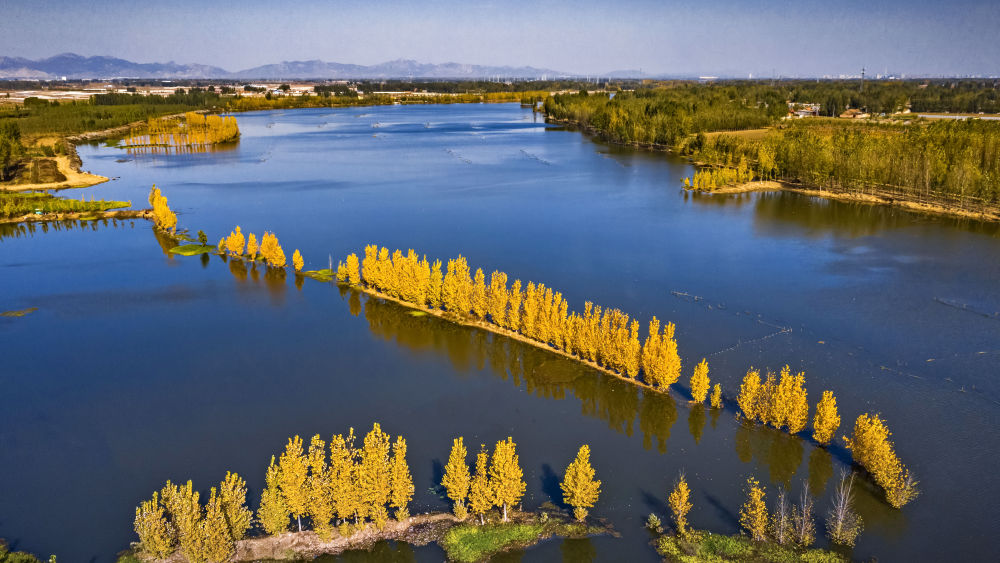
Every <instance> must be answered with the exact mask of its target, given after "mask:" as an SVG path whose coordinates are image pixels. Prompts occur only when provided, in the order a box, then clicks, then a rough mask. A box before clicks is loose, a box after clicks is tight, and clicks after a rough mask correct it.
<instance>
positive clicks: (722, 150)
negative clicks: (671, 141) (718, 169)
mask: <svg viewBox="0 0 1000 563" xmlns="http://www.w3.org/2000/svg"><path fill="white" fill-rule="evenodd" d="M691 154H693V155H694V157H695V158H696V159H697V160H699V161H702V162H708V163H714V164H717V165H720V166H724V167H732V166H736V165H738V164H741V163H749V166H750V168H751V169H752V170H753V173H754V176H756V177H757V178H761V179H777V180H785V181H793V182H799V183H803V184H806V185H809V186H814V187H821V188H828V189H833V190H839V191H849V192H861V193H869V192H889V193H892V194H894V195H897V196H900V197H905V198H907V199H920V200H944V201H947V202H950V203H954V204H957V205H959V206H960V207H969V208H970V209H975V208H977V207H979V206H981V205H996V204H997V203H998V202H1000V123H998V122H994V121H983V120H969V121H960V120H950V119H948V120H937V121H934V122H932V123H929V124H912V125H896V124H879V123H852V122H847V121H832V120H823V121H813V120H808V119H806V120H796V121H795V122H793V123H791V124H789V125H787V126H783V127H781V128H775V129H773V130H770V131H769V132H768V133H767V134H766V135H764V136H763V137H760V138H750V137H740V136H738V135H718V136H714V137H710V138H708V139H706V140H704V142H702V143H694V144H693V146H692V147H691ZM744 165H745V164H744Z"/></svg>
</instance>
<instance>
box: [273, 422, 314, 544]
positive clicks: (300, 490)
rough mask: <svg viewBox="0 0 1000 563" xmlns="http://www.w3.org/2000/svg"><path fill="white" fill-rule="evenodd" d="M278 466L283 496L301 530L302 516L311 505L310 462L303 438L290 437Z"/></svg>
mask: <svg viewBox="0 0 1000 563" xmlns="http://www.w3.org/2000/svg"><path fill="white" fill-rule="evenodd" d="M278 467H279V468H280V470H281V472H280V473H279V475H280V476H281V478H280V480H279V483H280V486H281V496H282V497H283V498H284V499H285V506H287V507H288V511H289V512H291V514H292V517H294V518H296V519H297V520H298V523H299V531H300V532H301V531H302V517H303V516H305V515H307V514H308V511H307V508H308V506H309V487H308V475H309V462H308V459H307V458H306V456H305V453H304V451H303V446H302V438H299V437H298V436H295V437H294V438H289V439H288V443H287V444H286V445H285V451H284V452H282V453H281V457H280V458H279V459H278Z"/></svg>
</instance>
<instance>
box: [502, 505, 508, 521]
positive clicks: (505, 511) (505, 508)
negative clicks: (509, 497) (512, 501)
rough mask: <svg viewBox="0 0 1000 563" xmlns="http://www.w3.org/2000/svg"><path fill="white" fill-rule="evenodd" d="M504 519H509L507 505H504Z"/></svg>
mask: <svg viewBox="0 0 1000 563" xmlns="http://www.w3.org/2000/svg"><path fill="white" fill-rule="evenodd" d="M503 521H504V522H506V521H507V505H506V504H505V505H503Z"/></svg>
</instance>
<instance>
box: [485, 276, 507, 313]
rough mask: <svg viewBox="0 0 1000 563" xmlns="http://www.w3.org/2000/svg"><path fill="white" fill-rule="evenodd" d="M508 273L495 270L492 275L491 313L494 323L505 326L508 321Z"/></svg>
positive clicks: (490, 292)
mask: <svg viewBox="0 0 1000 563" xmlns="http://www.w3.org/2000/svg"><path fill="white" fill-rule="evenodd" d="M508 299H509V297H508V296H507V274H505V273H503V272H500V271H494V272H493V274H491V275H490V291H489V307H488V308H489V313H490V319H492V320H493V324H495V325H497V326H504V325H505V324H506V322H507V318H506V317H507V301H508Z"/></svg>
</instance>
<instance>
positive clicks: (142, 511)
mask: <svg viewBox="0 0 1000 563" xmlns="http://www.w3.org/2000/svg"><path fill="white" fill-rule="evenodd" d="M135 533H136V534H137V535H138V536H139V543H140V544H141V549H142V551H143V552H144V553H146V554H147V555H149V556H151V557H154V558H156V559H164V558H166V557H167V556H168V555H170V554H171V553H173V551H174V539H173V538H174V534H175V533H176V531H175V530H174V528H173V526H171V525H170V523H169V522H168V521H167V518H166V513H165V511H164V509H163V505H161V504H160V498H159V493H157V492H153V498H152V500H146V501H142V503H141V504H140V505H139V506H138V507H136V509H135Z"/></svg>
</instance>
